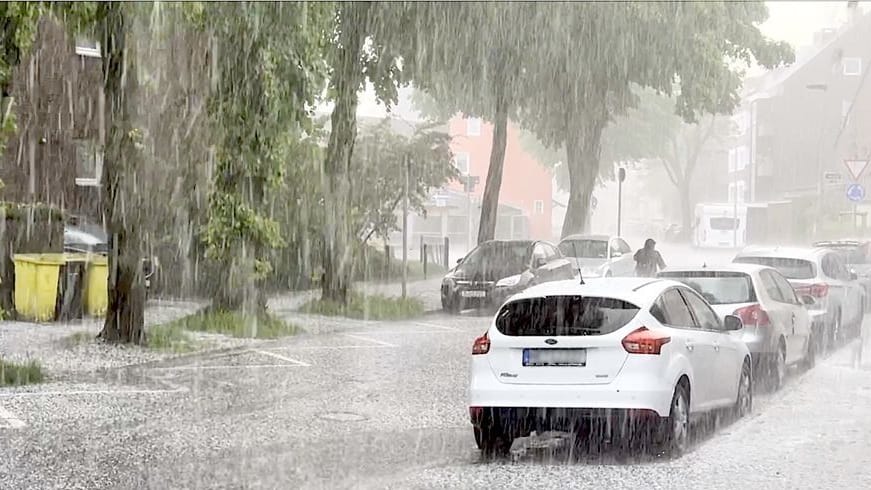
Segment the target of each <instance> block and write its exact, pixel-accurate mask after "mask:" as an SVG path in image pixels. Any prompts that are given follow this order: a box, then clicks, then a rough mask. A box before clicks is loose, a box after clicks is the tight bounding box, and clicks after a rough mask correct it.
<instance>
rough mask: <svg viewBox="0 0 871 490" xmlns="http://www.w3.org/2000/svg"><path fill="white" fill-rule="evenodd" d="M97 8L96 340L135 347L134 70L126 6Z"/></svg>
mask: <svg viewBox="0 0 871 490" xmlns="http://www.w3.org/2000/svg"><path fill="white" fill-rule="evenodd" d="M100 8H102V9H105V10H104V13H105V17H104V22H105V25H104V28H105V35H104V40H105V46H104V52H103V74H104V81H105V91H106V101H107V102H108V103H107V111H106V125H107V134H106V139H107V141H106V145H105V152H104V164H103V183H104V184H105V192H104V193H103V198H102V199H103V202H102V205H103V213H104V215H105V219H106V225H107V230H108V235H109V278H108V294H109V298H108V299H109V304H108V309H107V311H106V320H105V323H104V324H103V330H102V331H101V332H100V337H102V338H103V339H105V340H107V341H113V342H133V343H137V344H138V343H140V342H142V341H143V340H144V335H143V325H144V323H145V316H144V310H145V282H144V280H143V279H144V278H143V271H142V257H143V254H144V246H143V240H142V236H141V232H140V226H139V223H140V216H139V213H140V212H141V209H142V206H141V205H140V204H141V203H140V202H138V201H139V196H138V191H137V188H136V177H137V172H138V170H139V167H140V164H141V161H142V155H141V153H140V150H139V149H138V148H137V141H136V139H137V138H138V136H137V135H138V132H137V131H136V129H135V128H134V126H133V122H132V119H133V111H134V109H135V107H136V103H135V99H134V97H135V93H136V86H137V79H136V65H135V63H132V62H131V59H132V58H133V55H132V50H131V46H130V45H129V44H128V43H127V42H126V41H127V39H126V36H127V34H128V32H129V30H130V22H129V19H128V18H125V15H124V9H125V8H127V6H126V5H124V4H121V3H106V4H101V6H100Z"/></svg>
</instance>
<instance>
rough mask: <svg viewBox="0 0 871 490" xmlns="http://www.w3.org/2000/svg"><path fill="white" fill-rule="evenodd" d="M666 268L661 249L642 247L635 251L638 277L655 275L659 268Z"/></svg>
mask: <svg viewBox="0 0 871 490" xmlns="http://www.w3.org/2000/svg"><path fill="white" fill-rule="evenodd" d="M662 269H665V261H664V260H662V255H660V253H659V250H656V249H653V250H650V249H646V248H642V249H639V250H638V251H637V252H635V275H636V276H638V277H653V276H655V275H656V272H657V271H658V270H662Z"/></svg>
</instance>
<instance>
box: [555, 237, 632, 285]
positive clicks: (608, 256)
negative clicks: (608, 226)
mask: <svg viewBox="0 0 871 490" xmlns="http://www.w3.org/2000/svg"><path fill="white" fill-rule="evenodd" d="M559 249H560V252H562V253H563V255H565V256H566V257H567V258H568V259H569V260H570V261H572V263H573V265H574V267H575V269H576V270H579V271H581V276H582V277H583V278H592V277H610V276H634V275H635V261H634V260H633V258H632V248H630V247H629V244H627V243H626V241H625V240H623V239H622V238H620V237H613V236H608V235H571V236H568V237H566V238H563V239H562V241H560V243H559Z"/></svg>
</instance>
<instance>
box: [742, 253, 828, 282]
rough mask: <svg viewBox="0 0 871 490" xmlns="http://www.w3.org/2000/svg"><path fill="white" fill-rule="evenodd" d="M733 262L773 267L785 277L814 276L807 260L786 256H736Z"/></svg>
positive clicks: (808, 277)
mask: <svg viewBox="0 0 871 490" xmlns="http://www.w3.org/2000/svg"><path fill="white" fill-rule="evenodd" d="M735 262H736V263H740V264H759V265H764V266H768V267H773V268H774V269H777V271H778V272H780V273H781V274H783V276H784V277H786V278H787V279H813V278H814V277H815V276H816V272H815V271H816V269H815V268H814V264H813V262H811V261H809V260H803V259H793V258H786V257H738V258H736V259H735Z"/></svg>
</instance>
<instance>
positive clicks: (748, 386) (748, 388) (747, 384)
mask: <svg viewBox="0 0 871 490" xmlns="http://www.w3.org/2000/svg"><path fill="white" fill-rule="evenodd" d="M751 374H752V373H751V372H750V360H749V359H748V360H745V361H744V365H743V366H742V367H741V378H740V379H739V380H738V399H737V400H735V416H736V417H738V418H741V417H744V416H745V415H749V414H750V412H752V411H753V384H752V380H751Z"/></svg>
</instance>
